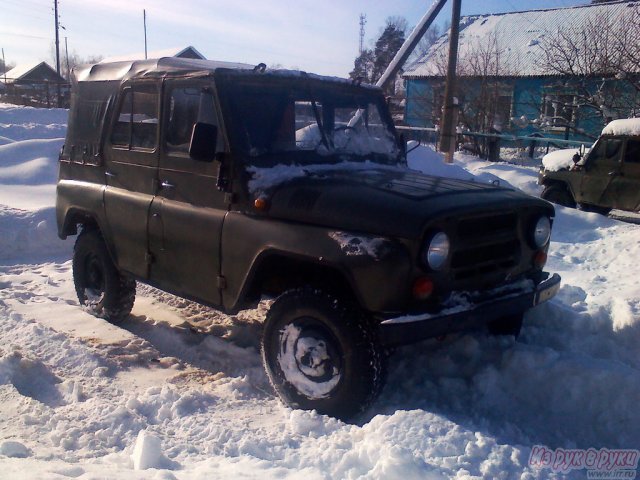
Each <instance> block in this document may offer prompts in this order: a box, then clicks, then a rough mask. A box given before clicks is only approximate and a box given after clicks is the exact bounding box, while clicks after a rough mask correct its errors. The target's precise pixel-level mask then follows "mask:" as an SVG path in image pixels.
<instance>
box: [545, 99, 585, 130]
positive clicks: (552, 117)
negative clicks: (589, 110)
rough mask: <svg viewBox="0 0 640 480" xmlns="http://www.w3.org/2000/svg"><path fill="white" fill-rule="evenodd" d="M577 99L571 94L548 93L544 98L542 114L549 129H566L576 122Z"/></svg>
mask: <svg viewBox="0 0 640 480" xmlns="http://www.w3.org/2000/svg"><path fill="white" fill-rule="evenodd" d="M576 108H577V105H576V97H575V95H574V94H573V93H571V92H562V91H547V92H545V93H544V94H543V96H542V114H543V116H544V117H545V118H546V119H547V122H548V125H547V126H548V127H551V128H566V127H567V125H570V124H572V123H574V122H575V112H576Z"/></svg>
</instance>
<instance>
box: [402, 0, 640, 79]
mask: <svg viewBox="0 0 640 480" xmlns="http://www.w3.org/2000/svg"><path fill="white" fill-rule="evenodd" d="M636 6H640V2H638V1H636V0H632V1H629V0H625V1H619V2H612V3H602V4H594V5H581V6H576V7H567V8H556V9H547V10H529V11H525V12H512V13H499V14H490V15H471V16H466V17H462V19H461V20H460V41H459V47H458V50H459V53H458V56H459V58H464V57H465V55H466V54H469V53H471V52H473V51H474V49H476V48H477V46H478V45H479V44H480V43H481V42H482V41H485V42H486V41H487V40H488V39H489V38H490V34H493V35H495V38H496V41H497V44H498V48H499V49H500V50H501V53H500V55H501V57H500V63H501V67H502V68H503V70H504V71H505V72H509V73H508V74H507V75H514V76H546V75H549V72H548V71H547V70H546V63H547V62H546V58H545V53H544V50H543V39H544V38H545V37H547V36H550V35H554V34H555V32H557V31H559V30H562V31H565V32H567V31H568V32H574V33H576V34H578V33H579V32H580V31H581V30H582V27H583V26H584V25H586V24H588V23H591V22H593V23H596V22H600V23H602V21H603V19H605V18H607V20H608V21H609V22H610V23H611V24H614V23H616V22H620V21H623V20H624V19H625V16H628V15H629V12H630V10H629V9H630V8H633V7H636ZM448 49H449V34H448V33H446V34H444V35H443V36H441V37H440V38H439V39H438V40H437V41H436V43H435V44H434V45H432V46H431V48H430V49H429V50H428V51H427V53H426V54H425V55H424V56H423V57H422V58H421V59H419V60H418V61H416V62H414V63H413V64H412V65H411V66H409V67H408V68H407V70H406V72H405V74H404V75H403V76H404V77H405V78H421V77H433V76H442V70H441V69H440V68H438V59H440V58H445V59H446V55H447V53H448ZM443 56H444V57H443ZM505 76H506V75H505Z"/></svg>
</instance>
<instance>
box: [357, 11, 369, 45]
mask: <svg viewBox="0 0 640 480" xmlns="http://www.w3.org/2000/svg"><path fill="white" fill-rule="evenodd" d="M366 24H367V16H366V15H365V14H364V13H361V14H360V50H359V52H358V53H360V55H362V51H363V50H364V26H365V25H366Z"/></svg>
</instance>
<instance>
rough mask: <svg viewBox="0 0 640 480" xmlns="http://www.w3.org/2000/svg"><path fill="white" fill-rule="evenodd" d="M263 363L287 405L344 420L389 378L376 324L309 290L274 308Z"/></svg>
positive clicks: (301, 290) (266, 329)
mask: <svg viewBox="0 0 640 480" xmlns="http://www.w3.org/2000/svg"><path fill="white" fill-rule="evenodd" d="M262 359H263V363H264V366H265V370H266V371H267V375H268V376H269V380H270V381H271V384H272V385H273V387H274V388H275V390H276V392H277V393H278V395H279V396H280V398H281V399H282V401H283V402H284V403H286V404H287V405H289V406H291V407H293V408H301V409H305V410H317V411H318V412H319V413H322V414H326V415H330V416H332V417H336V418H339V419H342V420H348V419H349V418H351V417H353V416H354V415H356V414H358V413H360V412H362V411H364V410H365V409H366V408H367V407H368V406H369V405H370V404H371V403H372V402H373V401H374V400H375V399H376V397H377V396H378V395H379V393H380V391H381V390H382V387H383V385H384V380H385V371H386V370H385V362H386V358H385V356H384V352H383V349H382V347H381V346H380V342H379V339H378V327H377V325H375V324H374V323H373V321H372V320H371V319H370V318H369V317H368V316H367V315H365V314H364V312H362V311H361V310H360V309H359V308H357V307H356V306H355V305H352V304H351V303H349V302H346V301H342V300H339V299H338V298H337V297H334V296H332V295H329V294H327V293H325V292H323V291H321V290H314V289H311V288H309V287H305V288H299V289H294V290H289V291H287V292H285V293H283V294H282V295H281V296H280V297H278V298H277V299H276V301H275V302H274V303H273V305H272V306H271V309H270V310H269V313H268V314H267V319H266V321H265V326H264V336H263V339H262Z"/></svg>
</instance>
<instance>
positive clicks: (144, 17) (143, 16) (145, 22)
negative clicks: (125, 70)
mask: <svg viewBox="0 0 640 480" xmlns="http://www.w3.org/2000/svg"><path fill="white" fill-rule="evenodd" d="M142 22H143V24H144V59H145V60H146V59H147V11H146V10H144V9H143V10H142Z"/></svg>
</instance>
